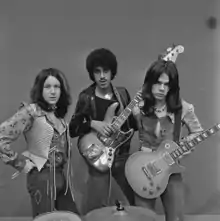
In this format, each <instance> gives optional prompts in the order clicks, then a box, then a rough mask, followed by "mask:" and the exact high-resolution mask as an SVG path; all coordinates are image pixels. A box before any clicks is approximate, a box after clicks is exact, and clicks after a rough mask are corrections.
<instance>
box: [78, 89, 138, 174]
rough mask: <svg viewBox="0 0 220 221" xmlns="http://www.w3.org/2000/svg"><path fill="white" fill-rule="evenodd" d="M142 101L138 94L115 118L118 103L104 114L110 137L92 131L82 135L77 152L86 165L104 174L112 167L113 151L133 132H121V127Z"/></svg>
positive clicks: (131, 130)
mask: <svg viewBox="0 0 220 221" xmlns="http://www.w3.org/2000/svg"><path fill="white" fill-rule="evenodd" d="M141 100H142V98H141V96H140V93H139V92H138V93H137V94H136V95H135V97H134V99H133V100H132V101H131V102H130V103H129V104H128V106H127V107H126V108H125V109H124V110H123V111H122V112H121V114H120V115H119V116H117V117H115V109H116V107H117V105H118V103H113V104H112V105H111V106H109V108H108V109H107V111H106V113H105V118H104V121H105V122H107V123H111V126H112V128H113V133H112V135H111V136H110V137H104V136H101V135H100V134H99V133H97V132H96V131H94V130H91V132H90V133H88V134H86V135H84V136H83V137H82V138H81V139H80V140H79V142H78V147H79V151H80V153H81V154H82V156H83V157H84V158H85V159H86V161H87V163H88V164H89V165H91V166H92V167H94V168H95V169H97V170H98V171H100V172H106V171H108V169H109V168H111V167H112V164H113V161H114V158H115V151H116V149H117V148H119V147H120V146H121V145H123V144H124V143H125V142H127V141H128V140H129V139H130V138H131V137H132V135H133V133H134V130H133V129H130V130H129V131H127V132H124V131H121V130H120V128H121V126H122V125H123V124H124V123H125V121H126V120H127V118H128V117H129V115H130V114H131V112H132V109H133V108H134V107H135V106H136V105H137V104H138V103H139V102H140V101H141Z"/></svg>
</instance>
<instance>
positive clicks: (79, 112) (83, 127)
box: [69, 93, 91, 138]
mask: <svg viewBox="0 0 220 221" xmlns="http://www.w3.org/2000/svg"><path fill="white" fill-rule="evenodd" d="M88 108H89V101H87V99H86V95H85V94H83V93H81V94H80V95H79V98H78V101H77V104H76V109H75V113H74V114H73V116H72V118H71V121H70V123H69V131H70V137H72V138H73V137H78V136H81V135H84V134H86V133H88V132H89V131H90V126H91V117H90V116H89V114H87V113H88V112H89V111H88Z"/></svg>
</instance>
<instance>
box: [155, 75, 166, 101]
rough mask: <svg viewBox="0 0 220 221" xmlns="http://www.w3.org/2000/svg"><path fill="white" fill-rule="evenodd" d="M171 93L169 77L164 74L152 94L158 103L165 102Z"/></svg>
mask: <svg viewBox="0 0 220 221" xmlns="http://www.w3.org/2000/svg"><path fill="white" fill-rule="evenodd" d="M168 91H169V77H168V75H167V74H165V73H163V74H161V76H160V77H159V79H158V82H157V83H156V84H153V85H152V94H153V96H154V98H155V99H156V100H157V101H164V100H165V98H166V95H167V93H168Z"/></svg>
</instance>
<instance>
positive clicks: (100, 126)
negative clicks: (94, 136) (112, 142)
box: [91, 120, 113, 137]
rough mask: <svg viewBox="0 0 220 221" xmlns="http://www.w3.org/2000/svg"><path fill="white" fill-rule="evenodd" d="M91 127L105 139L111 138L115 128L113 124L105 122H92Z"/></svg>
mask: <svg viewBox="0 0 220 221" xmlns="http://www.w3.org/2000/svg"><path fill="white" fill-rule="evenodd" d="M91 127H92V128H93V129H94V130H95V131H97V132H98V133H100V134H101V135H102V136H105V137H109V136H111V134H112V133H113V128H112V126H111V124H109V123H106V122H104V121H96V120H92V122H91Z"/></svg>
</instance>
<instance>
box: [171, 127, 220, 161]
mask: <svg viewBox="0 0 220 221" xmlns="http://www.w3.org/2000/svg"><path fill="white" fill-rule="evenodd" d="M219 130H220V124H217V125H215V126H214V127H211V128H209V129H208V130H206V131H203V132H202V133H200V134H199V135H198V136H196V137H195V138H193V139H192V140H190V141H184V142H180V143H179V148H178V149H175V150H173V151H172V152H171V153H170V156H171V157H172V158H173V159H176V158H178V157H179V156H181V155H183V154H184V153H186V152H188V151H190V150H191V149H192V148H193V147H194V146H196V145H197V144H199V143H201V142H202V141H204V140H206V139H207V138H208V137H210V136H212V135H214V134H215V133H216V132H218V131H219Z"/></svg>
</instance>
